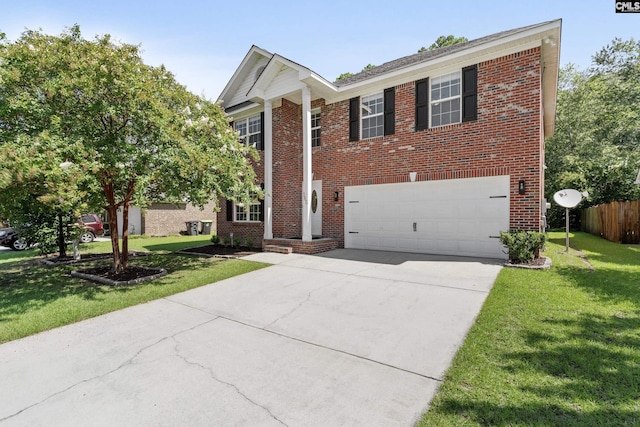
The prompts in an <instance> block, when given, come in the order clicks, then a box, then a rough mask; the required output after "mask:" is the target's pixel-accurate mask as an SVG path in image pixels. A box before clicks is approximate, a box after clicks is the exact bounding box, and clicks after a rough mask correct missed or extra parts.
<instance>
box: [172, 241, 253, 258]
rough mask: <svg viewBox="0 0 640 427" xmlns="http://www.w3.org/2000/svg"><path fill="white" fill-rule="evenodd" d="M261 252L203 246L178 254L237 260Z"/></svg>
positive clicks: (183, 250) (228, 247)
mask: <svg viewBox="0 0 640 427" xmlns="http://www.w3.org/2000/svg"><path fill="white" fill-rule="evenodd" d="M258 252H262V249H256V248H246V247H234V248H232V247H231V246H222V245H214V244H211V245H205V246H198V247H195V248H188V249H182V250H181V251H179V253H187V254H194V255H207V256H215V257H222V258H238V257H243V256H247V255H252V254H255V253H258Z"/></svg>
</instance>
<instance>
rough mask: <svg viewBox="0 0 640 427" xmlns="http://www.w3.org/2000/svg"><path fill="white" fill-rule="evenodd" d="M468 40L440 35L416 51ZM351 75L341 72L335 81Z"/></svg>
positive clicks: (369, 67) (371, 65) (365, 68)
mask: <svg viewBox="0 0 640 427" xmlns="http://www.w3.org/2000/svg"><path fill="white" fill-rule="evenodd" d="M466 41H469V39H467V38H466V37H456V36H453V35H448V36H440V37H438V38H437V39H436V41H435V42H433V43H431V45H430V46H429V48H428V49H427V48H426V47H424V46H423V47H421V48H420V49H418V53H420V52H425V51H427V50H434V49H438V48H440V47H444V46H450V45H452V44H456V43H462V42H466ZM375 67H376V66H375V65H373V64H367V66H365V67H364V68H363V69H362V70H360V72H362V71H367V70H370V69H372V68H375ZM351 76H353V73H351V72H349V71H347V72H346V73H342V74H340V75H339V76H338V77H337V78H336V81H340V80H342V79H346V78H347V77H351Z"/></svg>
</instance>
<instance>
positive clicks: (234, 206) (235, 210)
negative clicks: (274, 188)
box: [233, 201, 262, 223]
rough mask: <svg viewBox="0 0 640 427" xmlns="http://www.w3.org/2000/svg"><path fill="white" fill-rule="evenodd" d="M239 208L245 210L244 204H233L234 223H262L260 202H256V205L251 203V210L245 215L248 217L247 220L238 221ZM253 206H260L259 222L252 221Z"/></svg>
mask: <svg viewBox="0 0 640 427" xmlns="http://www.w3.org/2000/svg"><path fill="white" fill-rule="evenodd" d="M238 206H240V207H241V208H243V209H244V203H235V202H234V203H233V222H243V223H246V222H250V223H259V222H261V221H260V216H261V215H262V212H260V202H259V201H258V202H255V203H249V205H248V207H249V210H248V211H245V214H246V216H247V219H238V209H237V208H238ZM251 206H258V219H257V220H251V219H250V218H251Z"/></svg>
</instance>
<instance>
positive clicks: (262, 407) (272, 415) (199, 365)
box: [171, 337, 289, 427]
mask: <svg viewBox="0 0 640 427" xmlns="http://www.w3.org/2000/svg"><path fill="white" fill-rule="evenodd" d="M171 338H172V339H173V342H175V344H176V345H175V347H174V351H175V354H176V356H177V357H178V358H179V359H181V360H182V361H184V362H185V363H186V364H188V365H191V366H196V367H198V368H200V369H203V370H205V371H207V372H208V373H209V376H210V377H211V379H212V380H214V381H215V382H217V383H220V384H223V385H226V386H227V387H231V388H232V389H234V390H235V392H236V393H237V394H238V395H239V396H241V397H242V398H243V399H245V400H246V401H247V402H249V403H251V404H252V405H254V406H256V407H258V408H260V409H262V410H264V411H265V412H266V413H267V414H269V416H270V417H271V418H273V419H274V420H276V421H277V422H279V423H280V424H282V425H283V426H286V427H289V426H288V425H287V424H286V423H285V422H283V421H282V420H281V419H279V418H278V417H276V416H275V415H274V414H273V413H272V412H271V410H269V408H267V407H266V406H264V405H261V404H259V403H258V402H256V401H255V400H253V399H251V398H250V397H249V396H247V395H246V394H245V393H243V392H242V390H240V388H239V387H238V386H237V385H235V384H233V383H230V382H228V381H224V380H223V379H221V378H219V377H218V376H216V374H215V372H214V371H213V369H211V368H210V367H208V366H205V365H203V364H201V363H198V362H194V361H191V360H189V359H187V357H186V356H183V355H182V354H180V349H179V346H180V342H179V341H178V340H177V339H175V337H171Z"/></svg>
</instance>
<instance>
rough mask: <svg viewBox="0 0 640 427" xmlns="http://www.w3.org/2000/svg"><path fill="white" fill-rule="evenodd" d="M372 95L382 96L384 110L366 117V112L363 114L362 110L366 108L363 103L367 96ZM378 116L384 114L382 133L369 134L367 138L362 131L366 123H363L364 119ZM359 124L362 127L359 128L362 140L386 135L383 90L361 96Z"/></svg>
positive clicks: (370, 96)
mask: <svg viewBox="0 0 640 427" xmlns="http://www.w3.org/2000/svg"><path fill="white" fill-rule="evenodd" d="M372 97H376V98H382V111H381V112H380V113H376V114H371V115H368V116H366V117H365V116H364V114H362V110H364V108H365V107H364V104H363V100H364V99H365V98H372ZM367 108H368V107H367ZM378 116H383V125H382V134H381V135H376V136H368V137H366V138H365V137H364V136H363V135H362V131H363V130H364V125H363V123H364V119H365V118H367V119H370V118H373V117H378ZM359 125H360V126H359V127H360V129H359V130H360V139H361V140H366V139H373V138H380V137H382V136H384V91H383V92H376V93H372V94H369V95H365V96H361V97H360V123H359Z"/></svg>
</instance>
